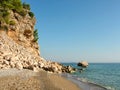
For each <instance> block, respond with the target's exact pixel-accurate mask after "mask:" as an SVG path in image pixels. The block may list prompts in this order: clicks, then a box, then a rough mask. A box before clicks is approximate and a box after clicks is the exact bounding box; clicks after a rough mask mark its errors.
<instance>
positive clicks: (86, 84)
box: [61, 73, 112, 90]
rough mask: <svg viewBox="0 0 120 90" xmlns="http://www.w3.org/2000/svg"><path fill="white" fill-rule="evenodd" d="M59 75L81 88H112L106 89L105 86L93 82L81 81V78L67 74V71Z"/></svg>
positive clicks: (89, 89) (99, 89) (92, 89)
mask: <svg viewBox="0 0 120 90" xmlns="http://www.w3.org/2000/svg"><path fill="white" fill-rule="evenodd" d="M61 76H62V77H65V78H66V79H68V80H70V81H72V82H73V83H75V84H76V85H77V86H79V87H80V88H81V89H82V90H112V89H107V88H106V87H104V86H101V85H98V84H96V83H93V82H88V81H83V80H82V79H81V78H79V77H77V76H73V75H70V74H67V73H64V74H62V75H61Z"/></svg>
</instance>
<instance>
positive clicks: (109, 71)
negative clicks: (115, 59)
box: [63, 63, 120, 90]
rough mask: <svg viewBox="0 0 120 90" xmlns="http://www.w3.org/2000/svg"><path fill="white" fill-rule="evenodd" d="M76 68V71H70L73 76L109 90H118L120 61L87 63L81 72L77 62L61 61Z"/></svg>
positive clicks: (119, 87) (119, 89)
mask: <svg viewBox="0 0 120 90" xmlns="http://www.w3.org/2000/svg"><path fill="white" fill-rule="evenodd" d="M63 64H64V65H70V66H72V67H74V68H77V69H78V71H77V72H75V73H72V74H71V75H73V76H74V77H77V78H78V77H79V78H80V79H81V80H83V81H86V82H90V83H95V84H97V85H100V86H103V87H105V88H107V89H109V90H120V63H89V66H88V67H87V68H86V69H85V70H83V71H82V72H81V71H80V70H79V69H80V68H81V67H79V66H77V63H63Z"/></svg>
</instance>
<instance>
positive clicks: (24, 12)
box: [18, 10, 27, 17]
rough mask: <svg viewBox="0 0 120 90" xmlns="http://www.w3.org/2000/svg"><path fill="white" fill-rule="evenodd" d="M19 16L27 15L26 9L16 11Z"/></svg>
mask: <svg viewBox="0 0 120 90" xmlns="http://www.w3.org/2000/svg"><path fill="white" fill-rule="evenodd" d="M18 13H19V14H20V15H21V16H23V17H24V16H26V15H27V11H24V10H22V11H20V12H18Z"/></svg>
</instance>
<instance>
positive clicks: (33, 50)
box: [0, 0, 74, 73]
mask: <svg viewBox="0 0 120 90" xmlns="http://www.w3.org/2000/svg"><path fill="white" fill-rule="evenodd" d="M3 1H4V0H3ZM23 11H25V14H23V13H24V12H22V14H21V13H20V12H17V11H15V10H14V9H7V10H5V9H2V10H1V8H0V13H3V12H4V13H6V12H8V13H9V15H7V16H9V18H7V19H8V21H9V23H8V22H6V17H5V18H3V17H2V18H3V19H4V20H3V21H2V20H1V21H0V69H9V68H17V69H31V70H34V71H39V70H40V69H43V70H46V71H50V72H56V73H61V72H69V73H70V72H72V71H74V70H73V68H71V67H69V66H63V65H61V64H59V63H56V62H51V61H47V60H44V59H43V58H41V56H40V52H39V45H38V43H37V40H35V37H36V36H35V35H34V32H35V30H34V25H35V22H36V20H35V17H34V16H33V15H32V16H31V14H30V10H29V9H26V8H23ZM4 21H5V22H4Z"/></svg>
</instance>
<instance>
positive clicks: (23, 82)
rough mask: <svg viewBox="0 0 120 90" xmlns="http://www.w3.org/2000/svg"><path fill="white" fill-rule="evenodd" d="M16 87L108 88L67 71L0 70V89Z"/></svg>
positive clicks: (37, 89) (51, 89)
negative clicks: (85, 80)
mask: <svg viewBox="0 0 120 90" xmlns="http://www.w3.org/2000/svg"><path fill="white" fill-rule="evenodd" d="M31 86H32V87H31ZM10 88H12V89H10ZM16 88H17V89H18V90H31V89H35V90H110V89H107V88H105V87H103V86H100V85H97V84H94V83H91V82H84V81H82V80H81V78H77V77H75V76H72V75H70V74H67V73H63V74H54V73H48V72H46V71H40V72H34V71H31V70H25V69H24V70H18V69H8V70H0V90H14V89H16ZM20 88H22V89H20ZM25 88H26V89H25Z"/></svg>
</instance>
